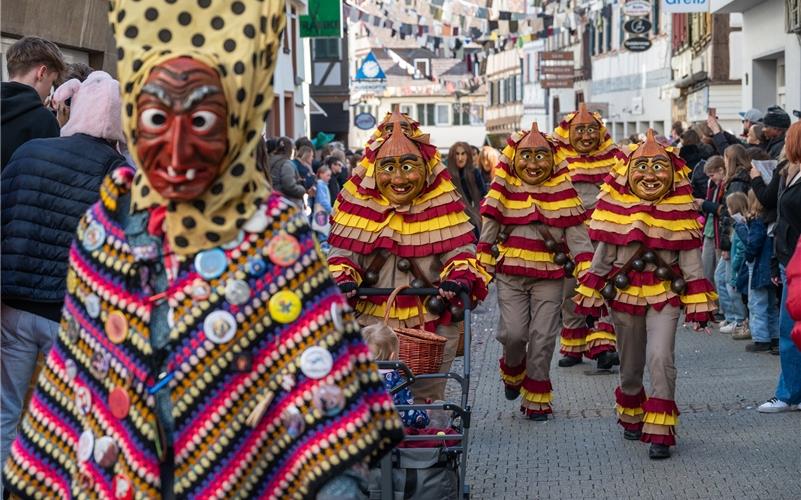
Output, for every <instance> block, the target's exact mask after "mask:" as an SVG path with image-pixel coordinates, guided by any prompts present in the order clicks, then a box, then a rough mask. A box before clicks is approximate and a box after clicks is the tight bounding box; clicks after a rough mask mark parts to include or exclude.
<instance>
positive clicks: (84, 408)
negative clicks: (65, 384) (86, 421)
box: [75, 385, 92, 415]
mask: <svg viewBox="0 0 801 500" xmlns="http://www.w3.org/2000/svg"><path fill="white" fill-rule="evenodd" d="M75 406H76V407H77V408H78V411H79V412H81V413H83V414H84V415H86V414H87V413H89V410H91V409H92V393H91V392H89V388H88V387H86V386H85V385H79V386H78V387H77V388H75Z"/></svg>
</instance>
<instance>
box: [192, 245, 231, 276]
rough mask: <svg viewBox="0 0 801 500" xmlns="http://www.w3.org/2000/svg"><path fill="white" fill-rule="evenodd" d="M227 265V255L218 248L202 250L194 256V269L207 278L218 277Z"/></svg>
mask: <svg viewBox="0 0 801 500" xmlns="http://www.w3.org/2000/svg"><path fill="white" fill-rule="evenodd" d="M227 267H228V257H226V256H225V252H224V251H223V250H222V249H220V248H213V249H211V250H204V251H202V252H200V253H199V254H197V256H196V257H195V270H196V271H197V272H198V274H199V275H201V276H202V277H203V278H205V279H207V280H212V279H214V278H219V277H220V276H221V275H222V273H223V272H225V268H227Z"/></svg>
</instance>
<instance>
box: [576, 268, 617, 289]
mask: <svg viewBox="0 0 801 500" xmlns="http://www.w3.org/2000/svg"><path fill="white" fill-rule="evenodd" d="M610 274H611V273H610ZM578 282H579V283H581V284H582V285H584V286H587V287H590V288H592V289H593V290H600V289H601V288H603V287H604V286H606V277H601V276H598V275H597V274H595V273H593V272H590V271H587V272H586V273H585V274H584V276H582V277H581V278H579V280H578Z"/></svg>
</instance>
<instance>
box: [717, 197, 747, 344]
mask: <svg viewBox="0 0 801 500" xmlns="http://www.w3.org/2000/svg"><path fill="white" fill-rule="evenodd" d="M726 209H727V211H728V213H729V217H730V218H732V219H742V220H745V214H746V213H747V212H748V197H747V196H746V195H745V194H744V193H740V192H737V193H732V194H730V195H729V196H727V197H726ZM729 259H730V262H731V266H730V270H731V272H730V273H729V276H728V281H727V283H726V286H727V293H728V294H729V296H730V298H731V300H732V301H735V300H742V302H743V304H746V303H748V267H747V266H746V265H745V240H744V239H743V238H741V237H740V235H738V234H737V232H736V231H732V232H731V250H730V251H729ZM721 286H722V285H718V290H720V287H721ZM718 294H720V292H718ZM721 333H731V334H732V339H734V340H748V339H750V338H751V332H749V331H748V329H747V328H742V329H739V330H738V331H729V332H726V331H724V330H723V329H721Z"/></svg>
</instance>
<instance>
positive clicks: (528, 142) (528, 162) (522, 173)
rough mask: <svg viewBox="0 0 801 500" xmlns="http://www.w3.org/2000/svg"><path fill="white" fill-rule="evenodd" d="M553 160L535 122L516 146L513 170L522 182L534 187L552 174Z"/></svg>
mask: <svg viewBox="0 0 801 500" xmlns="http://www.w3.org/2000/svg"><path fill="white" fill-rule="evenodd" d="M553 167H554V159H553V149H552V148H551V144H550V143H549V142H548V140H547V139H546V138H545V136H544V135H543V134H542V133H540V131H539V129H538V127H537V122H534V123H532V124H531V130H530V131H529V133H528V134H526V136H525V137H523V139H522V140H521V141H520V142H519V143H518V144H517V148H516V149H515V158H514V170H515V173H516V174H517V176H518V177H519V178H520V180H522V181H523V182H525V183H527V184H531V185H533V186H536V185H538V184H541V183H542V182H544V181H545V180H547V179H548V178H549V177H550V176H551V173H553Z"/></svg>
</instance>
